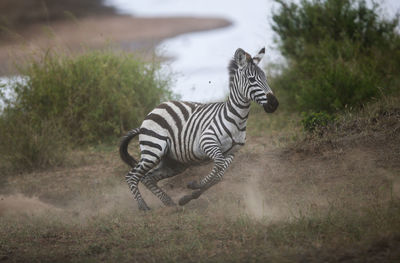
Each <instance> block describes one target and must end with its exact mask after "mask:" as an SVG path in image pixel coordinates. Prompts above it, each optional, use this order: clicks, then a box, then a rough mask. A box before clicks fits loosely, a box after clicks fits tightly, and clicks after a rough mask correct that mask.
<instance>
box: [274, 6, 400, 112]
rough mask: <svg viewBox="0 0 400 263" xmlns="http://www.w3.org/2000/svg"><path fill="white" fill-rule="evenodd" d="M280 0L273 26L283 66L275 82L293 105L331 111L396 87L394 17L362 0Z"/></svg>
mask: <svg viewBox="0 0 400 263" xmlns="http://www.w3.org/2000/svg"><path fill="white" fill-rule="evenodd" d="M277 2H278V3H280V4H281V8H280V10H279V11H278V13H276V14H274V16H273V20H274V25H273V30H274V31H275V32H276V33H277V34H278V36H279V47H280V50H281V52H282V54H283V55H284V56H285V58H286V60H287V66H286V67H285V68H283V69H282V72H281V74H280V75H278V76H277V77H276V78H275V79H274V80H273V83H274V85H273V87H274V89H276V90H277V92H278V93H279V94H283V95H281V96H282V99H281V101H282V102H283V103H282V105H284V104H289V105H291V109H294V110H299V111H313V112H320V111H325V112H329V113H332V112H335V111H337V110H341V109H344V108H345V107H350V106H351V107H353V106H361V105H363V104H364V103H366V102H367V101H368V100H370V99H371V98H373V97H378V96H380V95H381V93H382V92H383V93H385V94H388V93H390V92H392V91H393V89H397V88H398V85H397V84H396V83H398V81H399V75H398V72H399V71H400V37H399V34H398V32H397V31H396V26H397V25H398V24H399V23H398V22H399V20H398V18H397V17H396V18H394V19H392V20H387V19H384V18H381V17H380V15H379V6H378V5H377V4H374V5H373V7H372V8H369V7H368V6H367V5H366V3H365V1H361V0H358V1H356V0H302V1H301V2H300V4H299V5H298V4H294V3H292V4H290V5H289V4H286V3H285V2H284V1H281V0H277Z"/></svg>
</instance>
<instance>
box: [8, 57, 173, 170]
mask: <svg viewBox="0 0 400 263" xmlns="http://www.w3.org/2000/svg"><path fill="white" fill-rule="evenodd" d="M18 70H19V73H20V74H21V75H23V76H25V81H19V82H13V83H12V84H11V89H12V92H13V93H14V95H15V98H14V99H13V100H11V101H8V102H7V103H6V106H5V109H4V110H3V112H2V114H1V116H0V132H1V133H0V137H1V138H0V141H2V142H1V149H0V151H1V155H2V156H7V157H6V158H4V159H7V160H8V161H9V163H12V164H16V165H18V166H19V167H24V166H25V165H26V166H27V167H31V168H34V167H35V166H46V165H48V164H51V163H53V162H55V161H54V160H50V159H52V158H55V157H56V156H62V154H61V155H59V154H56V152H58V153H59V152H60V151H65V146H66V145H70V146H72V147H75V146H80V145H87V144H92V143H99V142H107V141H109V140H110V139H112V138H116V137H118V136H120V135H121V133H123V132H124V131H126V130H127V129H130V128H132V127H136V126H137V125H138V124H139V123H140V121H141V120H142V118H143V116H145V114H146V113H147V112H149V111H150V110H151V109H152V108H153V107H154V106H155V105H157V104H158V103H159V102H160V101H162V100H165V99H167V98H169V97H170V96H171V92H170V91H169V89H168V82H169V80H168V77H163V76H161V75H160V73H159V71H158V70H159V65H158V64H157V63H145V62H143V61H141V60H140V59H137V58H135V57H134V56H133V55H132V54H127V53H116V52H113V51H90V52H87V53H85V54H81V55H76V56H70V55H68V54H65V53H61V52H58V53H56V52H46V53H44V54H42V55H41V56H40V57H39V58H37V57H35V58H32V59H30V60H29V62H28V63H26V64H24V65H20V66H18ZM60 143H61V144H60ZM56 162H58V161H56Z"/></svg>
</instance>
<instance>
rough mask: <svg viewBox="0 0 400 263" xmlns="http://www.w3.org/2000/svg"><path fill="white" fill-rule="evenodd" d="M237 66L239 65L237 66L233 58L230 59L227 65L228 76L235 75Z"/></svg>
mask: <svg viewBox="0 0 400 263" xmlns="http://www.w3.org/2000/svg"><path fill="white" fill-rule="evenodd" d="M238 68H239V67H238V65H237V63H236V61H235V59H231V61H230V62H229V65H228V70H229V77H233V75H235V73H236V71H237V69H238Z"/></svg>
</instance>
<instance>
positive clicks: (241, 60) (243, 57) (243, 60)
mask: <svg viewBox="0 0 400 263" xmlns="http://www.w3.org/2000/svg"><path fill="white" fill-rule="evenodd" d="M251 60H252V58H251V56H250V55H249V54H248V53H246V51H244V50H243V49H241V48H238V49H237V50H236V52H235V61H236V63H237V65H238V66H239V68H243V67H245V66H246V65H247V63H249V62H251Z"/></svg>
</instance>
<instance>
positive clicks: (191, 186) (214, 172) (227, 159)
mask: <svg viewBox="0 0 400 263" xmlns="http://www.w3.org/2000/svg"><path fill="white" fill-rule="evenodd" d="M234 157H235V156H234V155H233V154H227V155H226V157H225V158H224V160H222V161H221V160H218V161H216V162H219V163H221V165H216V164H215V165H214V167H213V170H212V171H211V173H210V174H208V175H207V176H206V177H204V178H203V179H202V180H200V183H198V182H197V181H191V182H189V183H188V184H187V188H189V189H192V190H197V189H200V188H203V187H204V186H205V185H207V184H208V183H209V182H211V181H212V180H216V182H218V181H220V180H222V176H223V173H222V175H220V176H219V177H218V172H219V170H221V168H222V169H223V171H225V170H226V168H228V166H229V165H230V164H231V163H232V161H233V158H234Z"/></svg>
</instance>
